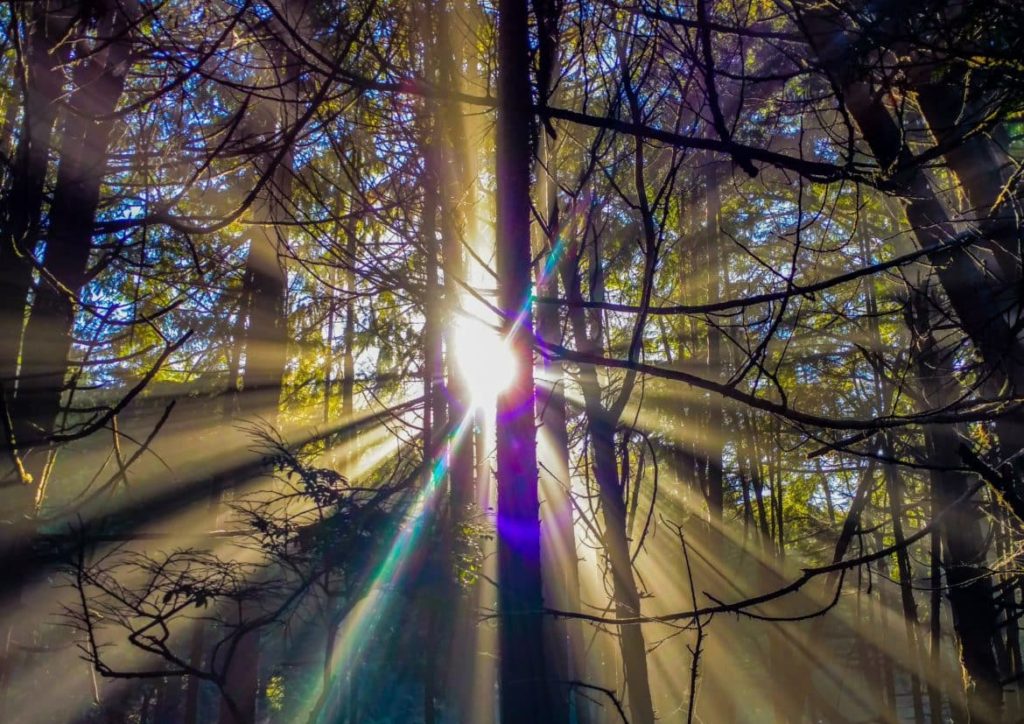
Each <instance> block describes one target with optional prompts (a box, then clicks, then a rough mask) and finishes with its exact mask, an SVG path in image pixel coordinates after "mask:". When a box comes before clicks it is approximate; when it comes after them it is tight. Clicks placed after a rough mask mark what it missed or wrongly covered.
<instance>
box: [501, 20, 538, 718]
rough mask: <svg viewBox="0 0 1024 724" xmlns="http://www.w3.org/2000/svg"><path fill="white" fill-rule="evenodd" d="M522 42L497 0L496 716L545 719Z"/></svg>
mask: <svg viewBox="0 0 1024 724" xmlns="http://www.w3.org/2000/svg"><path fill="white" fill-rule="evenodd" d="M529 69H530V45H529V23H528V13H527V3H526V0H499V2H498V119H497V138H496V145H497V273H498V305H499V307H500V308H501V310H502V312H503V314H504V315H505V316H504V320H503V324H502V331H503V332H504V333H505V334H506V335H508V344H509V348H510V351H511V354H512V355H513V358H514V359H515V361H516V364H517V367H516V374H515V378H514V379H513V381H512V383H511V384H510V386H509V388H508V389H507V390H506V391H505V392H504V393H503V394H502V395H501V396H500V397H499V398H498V405H497V414H498V421H499V424H498V426H497V428H498V435H497V437H498V440H497V447H498V453H497V454H498V466H497V467H498V470H497V473H498V571H499V591H498V610H499V613H500V616H501V623H500V627H501V630H500V634H499V636H500V646H501V651H500V656H501V659H500V666H499V669H500V673H499V676H500V687H501V690H500V709H501V721H502V724H514V723H515V722H524V723H526V722H536V723H538V724H543V722H547V721H550V720H551V705H550V702H551V692H550V691H549V683H548V677H547V675H546V672H545V669H546V662H545V660H544V643H543V637H544V632H543V615H542V613H541V609H542V608H543V595H542V584H541V567H540V521H539V500H538V494H537V448H536V438H535V427H534V425H535V423H534V384H533V350H532V337H533V319H532V314H531V311H530V307H529V305H528V303H529V298H530V291H531V290H530V287H531V284H530V266H531V264H530V262H531V258H530V256H531V255H530V161H531V159H530V155H531V152H530V148H531V145H530V134H531V128H532V126H533V118H532V114H531V110H530V107H531V91H530V76H529Z"/></svg>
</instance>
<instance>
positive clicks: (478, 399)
mask: <svg viewBox="0 0 1024 724" xmlns="http://www.w3.org/2000/svg"><path fill="white" fill-rule="evenodd" d="M453 354H454V355H455V363H456V365H457V366H458V369H459V372H460V373H461V374H462V378H463V380H464V382H465V384H466V387H467V388H468V389H469V394H470V395H471V397H472V400H473V404H474V406H476V407H487V406H490V405H493V404H494V402H495V400H497V398H498V395H500V394H501V393H502V392H504V391H505V389H506V388H507V387H508V386H509V385H510V384H511V382H512V380H513V378H514V377H515V373H516V363H515V359H514V357H513V356H512V351H511V350H510V349H509V348H508V344H507V343H506V342H505V340H504V339H503V338H502V337H501V335H500V334H499V333H498V332H497V331H496V330H495V329H493V328H492V327H489V326H488V325H487V324H485V323H484V322H482V321H480V320H479V319H477V318H475V317H466V318H463V319H460V320H459V322H458V326H457V328H456V330H455V345H454V350H453Z"/></svg>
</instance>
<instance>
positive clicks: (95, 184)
mask: <svg viewBox="0 0 1024 724" xmlns="http://www.w3.org/2000/svg"><path fill="white" fill-rule="evenodd" d="M125 27H126V22H125V19H124V18H123V17H122V16H120V15H119V14H116V15H113V16H111V17H108V18H106V19H105V20H104V23H103V28H104V30H105V35H106V36H107V37H110V38H112V42H110V43H109V44H108V45H107V46H106V47H105V48H103V49H101V50H99V51H95V52H94V54H93V55H92V57H90V58H89V59H88V60H87V61H86V62H84V63H82V64H81V65H80V66H79V67H78V70H77V72H76V73H75V78H74V81H75V87H76V90H75V92H74V94H73V96H72V98H71V105H72V107H73V109H74V112H73V113H69V114H68V116H67V120H66V122H65V127H64V136H63V139H62V142H61V151H60V165H59V166H58V170H57V184H56V186H55V188H54V195H53V204H52V206H51V208H50V214H49V217H50V225H49V228H48V230H47V235H46V253H45V257H44V259H43V264H44V266H45V268H46V274H45V277H44V280H43V281H42V282H41V283H40V286H39V290H38V291H37V293H36V296H35V300H34V302H33V304H32V311H31V315H30V317H29V320H28V324H27V326H26V328H25V335H24V348H23V355H22V360H21V369H22V370H23V371H24V372H23V374H22V375H21V379H20V380H19V383H18V392H17V397H16V400H15V404H14V410H15V415H14V418H15V437H16V439H17V441H18V447H19V449H20V450H21V451H22V453H23V454H24V455H25V463H26V470H27V471H28V474H29V475H31V477H32V485H27V486H23V488H22V490H21V495H20V496H19V497H20V498H21V501H20V506H19V507H21V508H22V510H23V512H29V513H30V512H31V511H32V510H33V509H34V508H35V506H36V505H38V503H39V501H40V500H41V499H42V496H43V492H44V491H43V488H44V486H45V480H44V471H45V469H46V463H47V459H48V457H49V454H48V447H47V442H48V441H49V438H50V436H51V435H52V433H53V432H54V430H55V425H56V424H57V417H58V414H59V413H60V409H61V396H62V394H63V392H64V389H65V379H66V377H67V373H68V361H69V354H70V352H71V342H72V329H73V326H74V321H75V312H76V309H77V304H78V302H77V299H78V296H79V294H80V293H81V290H82V288H83V287H84V286H85V284H86V282H87V281H88V265H89V254H90V252H91V250H92V229H93V224H94V222H95V218H96V210H97V208H98V207H99V202H100V188H101V186H102V183H103V176H104V171H105V169H106V165H107V146H108V143H109V141H110V134H111V131H112V130H113V127H114V121H113V120H111V119H109V118H108V116H109V115H110V114H111V112H112V111H113V110H114V108H115V107H116V106H117V103H118V100H119V99H120V97H121V93H122V91H123V90H124V82H125V75H126V73H127V69H128V53H129V46H128V39H127V38H126V37H125V33H126V30H125ZM101 32H103V31H101Z"/></svg>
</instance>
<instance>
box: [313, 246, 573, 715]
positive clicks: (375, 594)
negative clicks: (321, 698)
mask: <svg viewBox="0 0 1024 724" xmlns="http://www.w3.org/2000/svg"><path fill="white" fill-rule="evenodd" d="M565 249H566V244H565V241H564V239H562V238H561V237H560V236H559V237H558V238H557V241H556V243H555V245H554V246H553V247H552V249H551V252H550V253H549V254H548V256H547V259H546V260H545V262H544V267H543V268H542V269H541V272H540V274H539V276H538V279H537V282H536V283H535V284H534V285H533V286H532V287H531V289H530V292H529V294H527V296H526V299H525V300H524V301H523V305H522V307H521V308H520V310H519V312H518V313H517V314H516V317H515V320H514V321H513V323H512V327H511V328H510V329H509V331H508V332H507V333H506V334H505V340H507V339H508V338H509V337H511V336H512V335H514V334H515V333H516V332H517V331H518V330H519V328H520V327H522V326H523V324H524V323H525V321H526V319H527V316H528V315H529V314H530V311H531V309H532V307H533V304H534V302H535V301H536V299H537V293H536V289H537V287H538V286H541V285H542V284H543V283H544V282H546V281H548V279H549V278H550V276H551V275H552V274H553V273H555V270H556V268H557V266H558V263H559V262H560V261H561V259H562V256H563V255H564V254H565ZM531 336H532V330H531ZM474 414H475V407H474V406H472V405H471V406H470V409H469V410H468V411H467V412H466V413H465V414H464V415H463V417H462V419H461V420H460V421H459V424H458V425H456V426H455V427H454V428H453V429H452V430H451V432H450V433H449V434H448V435H447V437H446V438H445V444H444V447H443V449H442V451H441V454H440V455H439V456H438V458H437V461H436V462H434V464H433V466H432V468H431V472H430V478H429V480H428V481H427V484H426V485H425V486H424V487H423V489H422V490H420V492H419V493H418V494H417V496H416V500H415V501H414V502H413V505H412V507H411V513H410V519H409V521H408V523H407V524H406V525H404V526H403V527H402V529H401V531H400V532H399V533H398V535H397V536H396V537H395V540H394V542H393V543H392V545H391V548H390V550H389V551H388V554H387V556H385V558H384V561H383V562H382V563H381V565H380V567H379V569H378V570H377V572H376V573H375V574H374V575H373V577H372V580H371V581H370V583H369V585H368V587H367V592H366V594H365V595H364V596H363V597H362V599H360V601H359V602H357V603H356V604H355V605H354V606H353V607H352V610H351V611H350V612H349V614H348V616H346V617H345V620H344V622H343V623H342V625H341V627H340V629H339V632H338V639H339V640H338V641H337V642H336V645H335V647H334V652H333V655H332V657H331V662H330V668H331V675H330V681H331V686H332V688H333V686H334V684H335V682H336V681H337V679H338V674H339V663H340V662H341V661H346V662H347V663H348V665H349V667H351V665H352V662H353V661H354V660H356V659H357V658H358V657H359V655H360V653H361V651H362V648H363V645H364V644H365V643H366V642H367V641H369V640H370V639H371V638H372V635H373V633H374V631H375V630H376V628H377V626H378V624H379V623H380V621H382V620H384V619H385V618H386V617H387V616H388V614H389V613H390V611H389V609H390V607H391V605H392V603H393V601H392V597H391V596H390V593H391V592H392V590H393V589H394V587H395V585H396V584H397V582H398V580H399V578H400V577H401V576H402V575H404V574H406V573H407V572H408V569H409V561H410V559H411V558H412V553H413V551H414V549H415V547H416V544H417V543H418V542H419V541H420V539H421V538H422V536H423V533H424V531H426V530H427V529H428V528H429V524H430V522H431V521H432V520H433V519H434V518H435V514H436V509H437V503H438V498H439V497H440V496H439V493H440V492H441V491H442V490H443V487H444V486H443V481H444V478H445V476H446V475H447V473H448V468H449V467H450V460H451V455H452V452H453V450H454V449H455V447H456V446H457V445H458V443H459V441H460V440H461V439H462V438H463V437H464V436H465V434H466V430H467V429H468V428H469V427H470V423H471V421H472V419H473V417H474ZM337 703H338V702H337V700H336V699H335V700H334V702H333V703H332V704H331V705H328V706H325V707H324V708H323V709H322V710H321V712H320V714H319V715H318V716H317V718H316V721H321V722H333V721H336V719H337V712H336V711H335V710H334V709H335V707H336V706H337Z"/></svg>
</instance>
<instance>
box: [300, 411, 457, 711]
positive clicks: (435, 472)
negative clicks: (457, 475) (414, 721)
mask: <svg viewBox="0 0 1024 724" xmlns="http://www.w3.org/2000/svg"><path fill="white" fill-rule="evenodd" d="M473 417H474V410H473V409H472V408H471V409H470V410H469V411H467V412H466V414H465V415H463V417H462V419H461V420H460V421H459V424H458V425H456V426H455V427H454V428H453V429H452V430H451V432H449V433H448V435H447V436H446V438H445V442H444V446H443V448H442V450H441V453H440V455H438V458H437V461H436V462H434V464H433V465H432V467H431V470H430V477H429V479H428V480H427V484H426V485H424V486H423V488H422V489H421V490H420V491H419V493H418V494H417V495H416V499H415V500H414V501H413V504H412V506H411V508H410V514H409V520H408V521H407V522H406V524H405V525H403V526H402V528H401V530H400V531H399V533H398V535H397V536H395V540H394V542H393V543H392V544H391V548H390V549H389V550H388V553H387V555H386V556H385V557H384V560H383V561H382V562H381V564H380V566H379V568H378V569H377V572H376V573H374V575H373V576H372V579H371V581H370V583H369V584H368V586H367V589H366V594H365V595H364V596H363V597H362V598H361V599H360V600H359V601H358V602H357V603H356V604H355V605H354V606H353V607H352V610H351V611H350V612H349V614H348V615H347V616H346V617H345V620H344V621H343V622H342V624H341V627H340V628H339V631H338V641H337V642H336V645H335V647H334V652H333V655H332V657H331V661H330V668H331V675H330V681H331V686H332V688H333V687H334V685H335V683H336V681H337V679H338V675H339V663H340V662H341V661H345V662H346V663H347V664H348V667H346V668H350V667H351V666H352V664H353V662H354V661H355V660H357V659H358V657H359V656H360V654H361V653H362V649H363V646H364V644H366V643H367V642H368V641H369V640H370V639H372V637H373V633H374V632H375V631H376V629H377V626H378V624H379V623H380V622H381V621H382V620H384V619H385V618H387V617H388V615H389V614H390V609H391V606H392V604H393V597H392V596H391V593H392V592H393V590H394V589H395V588H396V585H397V583H398V581H399V580H400V578H401V577H402V576H403V575H405V574H407V573H408V572H409V568H410V565H409V562H410V560H411V559H412V558H413V556H412V553H413V552H414V550H415V548H416V545H417V543H419V541H420V539H421V538H422V537H423V533H424V531H426V530H428V529H429V527H430V523H431V522H432V521H433V519H434V518H435V514H436V511H437V504H438V500H439V498H440V495H439V493H441V492H443V490H444V485H443V483H444V478H445V476H446V475H447V474H448V468H449V466H450V460H451V456H452V452H453V451H454V449H455V447H456V446H457V445H458V443H459V441H460V440H461V439H462V438H463V437H464V436H465V434H466V431H467V430H468V429H469V428H470V423H471V421H472V419H473ZM337 703H338V702H337V699H336V698H335V699H334V701H332V703H331V704H329V705H327V706H325V707H324V708H323V709H322V710H321V712H320V713H319V715H318V716H317V717H316V721H320V722H334V721H337V712H336V711H335V710H334V709H335V707H336V706H337Z"/></svg>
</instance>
